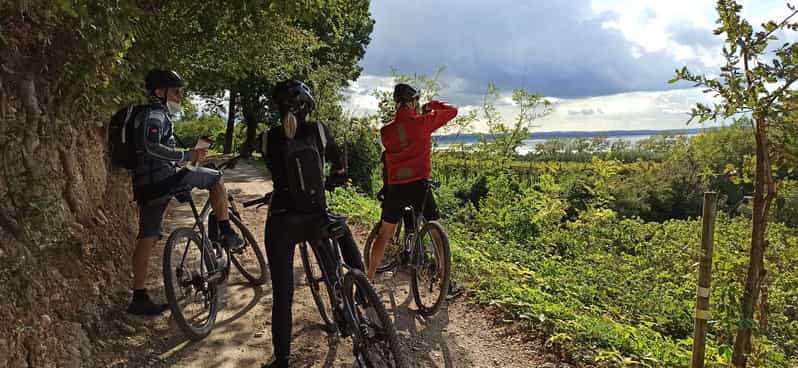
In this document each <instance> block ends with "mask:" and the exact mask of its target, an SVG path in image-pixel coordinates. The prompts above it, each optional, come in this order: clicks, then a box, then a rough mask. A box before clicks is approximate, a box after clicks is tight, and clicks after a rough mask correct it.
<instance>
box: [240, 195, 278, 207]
mask: <svg viewBox="0 0 798 368" xmlns="http://www.w3.org/2000/svg"><path fill="white" fill-rule="evenodd" d="M271 198H272V192H269V193H266V194H264V195H263V197H260V198H258V199H253V200H251V201H246V202H244V203H242V204H241V205H242V206H244V208H247V207H252V206H254V205H258V204H260V205H263V204H266V203H269V200H271Z"/></svg>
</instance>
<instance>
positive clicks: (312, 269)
mask: <svg viewBox="0 0 798 368" xmlns="http://www.w3.org/2000/svg"><path fill="white" fill-rule="evenodd" d="M308 248H310V251H308ZM299 253H300V256H301V258H302V268H304V270H305V279H306V280H307V282H308V286H309V287H310V293H311V295H313V301H314V302H316V307H318V308H319V314H320V315H321V320H322V321H323V322H324V328H325V329H326V330H327V331H328V332H333V331H335V323H334V321H333V306H332V304H331V303H330V300H332V299H331V297H330V293H329V289H328V287H327V285H329V283H328V282H327V279H326V278H325V276H324V273H323V272H321V266H319V265H320V263H319V257H318V255H317V254H316V249H315V248H313V247H312V246H311V245H310V244H309V243H308V242H303V243H300V244H299ZM311 257H312V258H311Z"/></svg>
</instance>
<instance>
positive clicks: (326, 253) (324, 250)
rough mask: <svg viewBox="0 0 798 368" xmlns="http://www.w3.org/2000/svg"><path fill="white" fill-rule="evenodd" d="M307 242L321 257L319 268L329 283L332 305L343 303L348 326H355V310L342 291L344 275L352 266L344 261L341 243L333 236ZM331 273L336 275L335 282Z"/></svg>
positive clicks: (336, 305)
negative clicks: (348, 303)
mask: <svg viewBox="0 0 798 368" xmlns="http://www.w3.org/2000/svg"><path fill="white" fill-rule="evenodd" d="M307 243H308V244H310V247H311V248H313V249H312V251H314V252H315V254H317V255H318V257H319V258H318V265H319V269H321V273H322V277H324V279H325V280H326V282H327V285H328V293H329V294H330V295H329V296H330V297H331V300H330V302H331V303H332V305H331V307H332V308H334V309H339V308H340V307H341V305H343V307H344V308H345V309H344V310H342V311H341V312H343V313H342V314H343V316H344V318H345V319H346V323H347V326H355V325H356V324H355V322H356V321H355V319H354V317H353V316H354V312H353V311H352V310H351V309H350V306H348V305H347V303H344V296H343V293H342V289H343V280H344V275H346V273H347V272H349V271H350V270H351V268H350V267H349V265H347V264H346V262H344V261H343V256H342V255H341V248H340V245H339V244H338V242H337V241H335V240H334V239H331V238H326V239H323V240H322V241H320V242H317V241H312V242H307ZM319 245H321V247H319ZM330 266H332V268H333V269H332V270H329V269H328V267H330ZM330 275H335V282H334V283H333V281H332V280H333V279H332V278H330Z"/></svg>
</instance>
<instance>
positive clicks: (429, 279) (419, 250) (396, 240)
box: [364, 180, 452, 316]
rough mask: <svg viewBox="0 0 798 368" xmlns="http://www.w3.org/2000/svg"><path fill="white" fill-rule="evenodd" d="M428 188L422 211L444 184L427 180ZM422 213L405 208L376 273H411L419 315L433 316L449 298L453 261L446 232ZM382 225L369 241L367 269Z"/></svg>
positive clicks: (378, 225)
mask: <svg viewBox="0 0 798 368" xmlns="http://www.w3.org/2000/svg"><path fill="white" fill-rule="evenodd" d="M425 185H426V188H427V189H426V192H425V194H424V199H423V200H422V202H421V208H422V209H423V208H424V206H425V205H426V202H427V198H429V197H430V196H432V195H433V193H432V192H433V189H435V188H439V187H440V186H441V183H440V182H439V181H433V180H427V181H426V182H425ZM421 213H423V211H417V210H416V209H414V208H413V206H407V207H405V208H404V211H403V214H402V217H401V218H400V219H399V221H398V222H397V224H396V230H394V234H393V236H392V237H391V238H390V239H389V240H388V243H387V244H386V245H385V256H384V257H383V259H382V262H380V264H379V265H378V266H377V272H378V273H384V272H388V271H393V270H395V269H397V268H398V269H399V270H409V272H410V276H411V277H410V290H411V292H412V294H413V299H414V300H415V302H416V306H417V307H418V312H419V313H420V314H421V315H423V316H431V315H433V314H435V313H437V312H438V310H440V308H441V305H442V304H443V301H444V300H445V299H446V293H447V292H448V290H449V281H450V270H451V263H452V260H451V253H450V249H449V236H448V235H447V234H446V229H444V227H443V225H442V224H441V223H440V222H438V221H427V220H426V219H424V216H423V215H421ZM381 223H382V222H381V221H380V222H377V224H376V225H374V228H372V230H371V232H370V233H369V236H368V238H366V245H365V247H364V248H365V250H364V252H365V257H364V259H365V263H366V267H369V263H370V262H371V248H372V247H373V245H374V241H375V240H376V239H377V234H378V233H379V231H380V224H381ZM416 229H420V230H419V231H416Z"/></svg>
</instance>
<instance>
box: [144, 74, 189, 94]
mask: <svg viewBox="0 0 798 368" xmlns="http://www.w3.org/2000/svg"><path fill="white" fill-rule="evenodd" d="M185 86H186V81H185V80H183V77H181V76H180V74H177V72H176V71H174V70H160V69H153V70H150V71H149V72H148V73H147V76H146V77H145V78H144V87H145V88H147V91H150V92H152V91H155V90H156V89H158V88H182V87H185Z"/></svg>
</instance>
